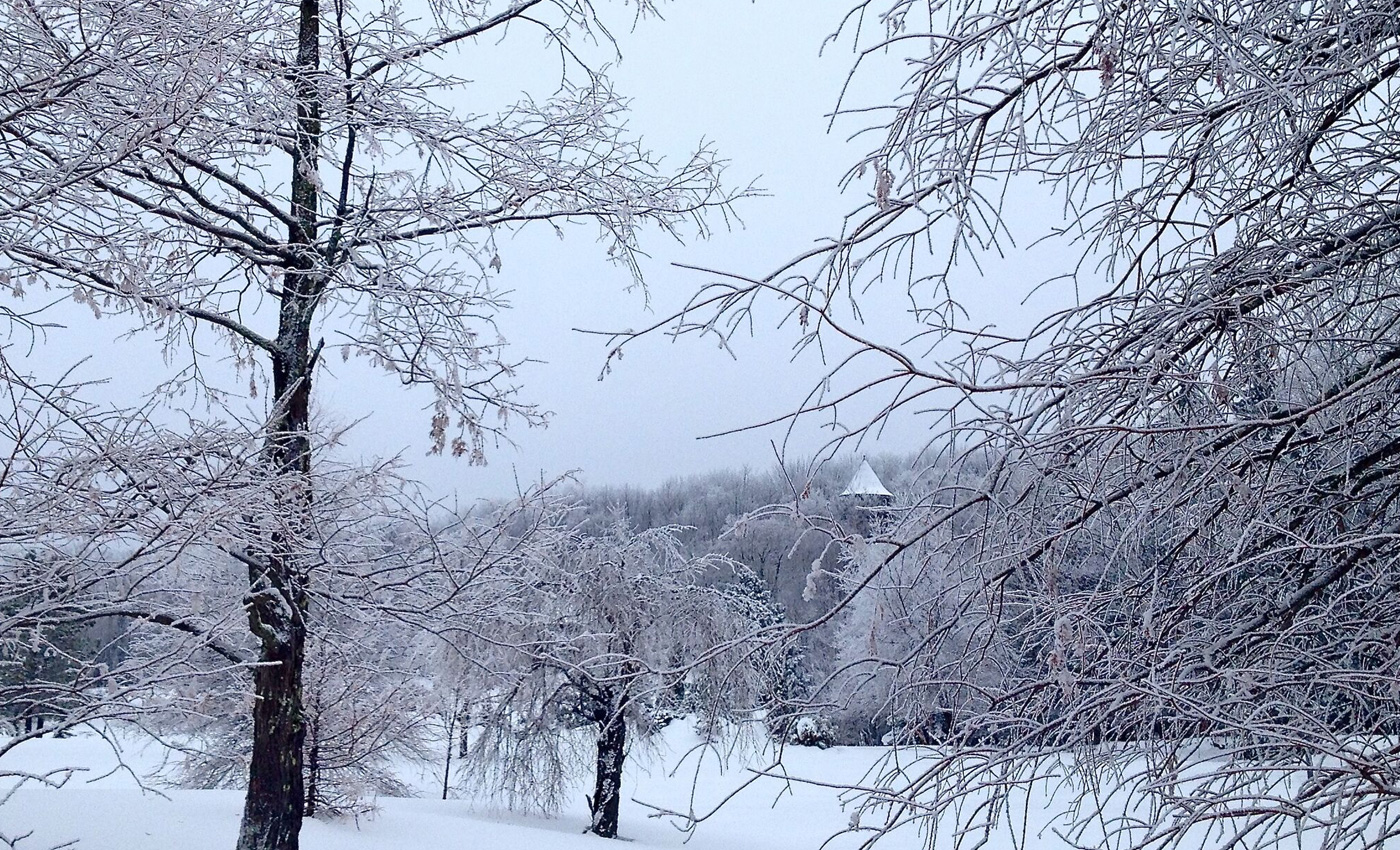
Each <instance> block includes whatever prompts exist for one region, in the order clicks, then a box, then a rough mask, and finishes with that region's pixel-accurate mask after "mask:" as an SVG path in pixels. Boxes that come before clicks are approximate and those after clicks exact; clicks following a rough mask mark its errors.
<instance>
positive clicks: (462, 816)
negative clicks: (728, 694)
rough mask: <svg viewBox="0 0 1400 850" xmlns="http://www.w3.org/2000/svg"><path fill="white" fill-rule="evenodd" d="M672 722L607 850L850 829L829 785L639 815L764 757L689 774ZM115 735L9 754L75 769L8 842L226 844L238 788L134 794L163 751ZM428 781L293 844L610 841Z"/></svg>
mask: <svg viewBox="0 0 1400 850" xmlns="http://www.w3.org/2000/svg"><path fill="white" fill-rule="evenodd" d="M682 726H684V724H675V729H674V731H672V730H671V729H668V730H667V734H666V735H665V736H664V738H663V739H662V740H661V741H660V743H659V746H657V747H656V748H654V749H653V750H652V751H651V752H639V753H637V754H635V756H634V758H633V759H632V762H633V764H632V765H631V769H630V770H629V772H628V781H629V783H630V786H631V787H629V788H628V789H626V790H627V794H626V797H625V802H624V803H623V809H622V830H621V831H622V836H623V838H625V839H628V842H627V843H626V844H622V845H617V846H619V847H620V846H627V847H633V848H651V847H655V848H663V847H681V846H685V847H688V848H693V850H787V848H793V850H797V848H807V849H808V850H815V848H816V847H818V846H819V845H821V844H822V842H823V841H825V840H826V839H828V838H830V837H831V836H832V835H833V834H835V833H837V832H840V831H841V830H843V829H845V828H847V827H848V826H849V824H850V813H849V811H847V810H843V807H842V804H841V800H840V795H839V792H838V791H836V790H834V789H832V788H829V787H821V786H818V785H813V784H808V783H800V782H799V783H791V784H788V783H783V782H781V781H779V780H777V779H771V778H763V779H760V780H759V781H758V782H756V783H754V784H753V785H752V786H751V787H749V788H747V789H745V790H744V791H743V792H742V793H740V794H738V795H737V796H735V797H734V798H733V799H731V800H729V801H728V802H727V803H726V804H725V805H724V806H723V807H722V808H721V809H720V810H719V811H718V813H716V814H714V815H713V817H711V818H709V819H707V820H705V821H704V822H703V823H701V824H700V825H699V827H698V829H697V830H696V831H695V834H694V835H693V836H690V840H689V842H688V843H687V837H688V836H687V835H686V834H685V833H683V832H681V831H680V830H678V829H677V828H676V827H675V826H674V825H673V823H672V822H669V821H667V820H666V819H663V818H655V817H649V813H650V812H651V811H652V809H649V808H647V807H646V806H645V805H643V804H642V803H641V802H638V801H639V800H640V801H644V802H645V803H650V804H651V805H653V806H660V807H663V808H667V809H671V810H676V811H691V810H694V811H697V812H700V811H706V810H708V809H710V808H713V806H714V804H715V803H717V802H719V801H720V800H722V799H723V798H724V797H726V796H728V795H729V794H730V793H731V792H733V791H734V790H735V789H736V788H737V787H738V786H740V785H741V784H743V783H744V782H746V781H747V780H749V779H751V778H752V777H753V773H752V771H751V770H749V769H748V768H749V767H758V766H761V765H762V764H764V754H758V753H749V754H748V755H747V756H744V755H741V754H736V755H732V756H731V757H730V758H729V759H728V762H729V763H728V764H727V765H721V764H720V761H719V759H718V758H716V757H715V756H714V755H710V756H708V757H707V758H705V759H704V760H703V761H701V762H700V764H699V767H698V780H699V781H698V783H697V782H696V780H697V766H696V755H695V754H694V753H693V752H691V753H690V754H689V755H688V756H687V755H686V753H687V752H688V751H690V750H691V747H692V746H693V744H694V743H695V740H694V736H693V733H692V732H691V731H690V730H689V729H688V728H681V727H682ZM123 740H124V741H125V743H124V744H123V752H122V756H121V759H120V760H119V759H118V758H117V756H116V755H115V754H114V753H113V751H112V749H111V746H110V745H109V744H108V743H107V742H106V741H104V740H103V739H102V738H99V737H98V736H96V735H93V734H85V735H80V736H76V737H70V738H65V739H52V738H45V739H40V740H37V741H33V742H29V743H26V744H25V745H23V746H20V747H18V748H16V749H15V750H14V751H13V752H12V753H10V754H9V755H7V756H6V761H5V764H4V765H3V767H4V768H5V769H7V770H11V771H15V770H21V771H30V772H42V771H45V770H51V769H55V768H64V767H76V768H85V770H83V772H81V773H78V774H75V775H74V776H73V777H72V779H71V780H70V781H68V782H67V783H66V784H65V785H64V786H63V787H62V788H60V789H48V788H42V787H38V786H36V785H35V784H33V783H29V784H27V785H25V786H24V787H22V788H21V789H20V790H18V791H16V792H15V793H14V794H13V796H11V797H10V799H9V800H8V801H7V802H5V803H4V804H3V805H0V834H3V835H4V836H7V837H9V838H13V837H15V836H17V835H24V834H25V833H32V834H31V835H30V836H29V837H28V838H26V839H24V840H23V841H21V842H19V844H18V847H19V848H20V850H47V848H50V847H53V846H55V845H61V844H63V843H64V842H69V841H77V842H79V844H78V846H79V847H81V848H84V850H138V848H139V850H152V848H213V849H214V850H217V848H232V847H233V844H234V838H235V835H236V833H237V828H238V818H239V814H240V810H241V805H242V794H241V792H238V791H186V790H171V789H169V788H165V787H160V786H159V785H157V786H156V788H155V789H154V790H152V789H146V790H143V789H142V787H141V785H142V784H143V783H141V782H138V780H137V775H141V774H146V773H150V772H154V771H155V770H157V769H158V768H160V766H161V764H162V762H163V760H165V759H166V755H167V751H166V750H164V749H163V748H162V747H160V746H159V745H156V744H153V743H149V742H147V743H142V742H139V741H137V740H135V739H123ZM880 755H881V751H879V750H877V749H863V748H840V747H838V748H833V749H830V750H825V751H819V750H814V749H791V750H789V751H788V754H787V756H786V758H785V763H786V768H787V770H789V771H790V772H792V773H794V774H799V775H801V776H804V777H808V778H812V779H817V780H820V781H822V782H830V783H840V782H856V781H859V780H860V778H861V777H862V775H863V774H864V773H865V772H866V770H867V769H868V768H869V767H870V765H871V764H872V762H874V761H875V760H876V759H878V758H879V757H880ZM683 756H684V759H682V757H683ZM677 762H680V768H679V769H678V770H677V769H675V768H676V766H677ZM121 764H125V765H126V767H121V766H120V765H121ZM437 781H440V779H439V780H437ZM433 782H434V780H433V778H432V777H431V776H423V777H422V783H421V784H422V787H423V792H424V796H423V797H419V798H416V799H388V798H380V799H379V800H378V801H377V806H376V811H374V813H373V814H371V815H368V816H362V817H360V818H358V819H353V818H352V819H344V820H332V821H323V820H308V821H307V823H306V826H305V827H304V829H303V832H302V846H303V847H304V848H307V850H389V848H394V850H409V849H410V848H411V850H436V848H444V850H446V848H452V850H476V848H482V850H486V848H491V850H517V848H518V850H570V848H592V849H593V850H599V848H600V847H606V846H608V845H606V844H603V843H600V842H603V841H604V839H599V838H596V837H594V836H591V835H584V834H583V828H584V825H585V824H586V823H587V817H586V814H585V812H586V809H585V804H584V801H583V795H582V792H580V793H578V794H575V795H572V796H573V797H574V798H576V799H575V802H574V804H573V805H571V806H570V808H569V809H568V810H567V811H565V812H564V813H562V814H561V815H559V816H558V817H554V818H545V817H539V816H529V815H520V814H513V813H508V812H503V811H500V810H497V809H493V808H491V807H490V806H487V805H483V804H480V803H474V802H471V801H467V800H446V801H444V800H441V799H436V798H435V796H434V794H433V793H432V791H431V790H430V789H431V788H432V785H433ZM692 807H693V809H692ZM858 844H859V838H858V837H856V836H855V835H848V836H846V837H844V838H842V839H838V840H837V841H836V842H834V843H832V844H830V845H828V846H829V847H831V848H833V850H835V848H850V847H854V846H857V845H858ZM922 844H923V842H922V841H921V840H919V837H918V836H917V835H916V834H915V833H914V832H912V831H910V832H909V834H907V835H897V836H895V837H894V840H891V841H890V842H888V843H886V844H885V845H884V846H886V847H889V848H891V849H892V850H903V848H910V847H918V846H922ZM0 846H3V845H0ZM1008 846H1011V845H1009V844H1008Z"/></svg>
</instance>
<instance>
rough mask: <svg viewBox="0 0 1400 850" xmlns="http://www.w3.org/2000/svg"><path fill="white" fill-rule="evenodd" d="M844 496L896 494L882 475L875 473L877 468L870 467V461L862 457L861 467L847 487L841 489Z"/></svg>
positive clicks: (890, 495)
mask: <svg viewBox="0 0 1400 850" xmlns="http://www.w3.org/2000/svg"><path fill="white" fill-rule="evenodd" d="M841 495H843V496H889V497H893V496H894V494H893V493H891V492H890V491H889V490H887V489H886V488H885V485H884V482H882V481H881V480H880V476H878V475H876V474H875V470H873V469H871V468H870V461H868V460H865V459H864V458H862V459H861V462H860V468H859V469H857V470H856V474H855V475H854V476H852V477H851V483H850V484H847V485H846V489H845V490H842V491H841Z"/></svg>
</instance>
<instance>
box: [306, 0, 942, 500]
mask: <svg viewBox="0 0 1400 850" xmlns="http://www.w3.org/2000/svg"><path fill="white" fill-rule="evenodd" d="M845 7H846V3H845V2H844V0H822V2H814V0H764V2H760V3H751V2H747V0H705V1H704V2H694V1H693V0H692V2H683V3H674V4H668V5H666V6H665V7H664V12H665V15H666V19H665V20H664V21H656V20H651V21H644V22H643V23H642V24H641V25H640V26H639V27H638V28H637V29H636V30H635V31H633V32H626V31H618V32H615V33H614V34H615V35H616V36H617V37H618V41H619V43H620V46H621V51H622V54H623V57H624V58H623V60H622V62H621V63H620V64H619V65H617V66H616V67H615V68H614V69H613V72H612V77H613V80H614V82H615V84H616V87H617V90H618V91H619V92H620V93H621V94H623V95H624V96H626V97H629V98H631V100H632V107H633V114H632V119H631V129H632V130H633V132H634V133H637V134H639V135H641V136H642V137H643V138H644V140H645V141H646V142H647V144H648V145H649V146H651V147H652V148H653V149H654V150H656V151H657V152H659V153H663V154H667V155H669V158H670V159H673V160H675V159H680V158H681V157H683V156H684V155H685V154H686V152H687V151H689V150H691V149H693V148H694V147H695V145H696V144H697V143H698V142H699V141H700V140H702V139H706V140H709V141H711V142H712V143H713V144H714V145H715V146H716V147H717V149H718V150H719V151H720V153H721V154H722V155H723V156H724V157H725V158H726V159H728V160H729V161H730V169H729V176H730V179H731V182H732V183H733V184H743V183H746V182H748V181H749V180H757V182H758V184H759V185H760V186H761V187H762V188H763V189H765V190H766V191H767V192H768V193H769V195H770V196H769V197H764V198H755V199H751V200H748V201H746V202H744V203H743V204H742V205H741V206H740V207H739V213H740V215H741V216H742V218H743V220H744V221H743V225H742V226H737V225H736V228H735V229H734V230H732V231H725V230H724V227H723V223H722V222H715V224H716V227H717V232H716V233H715V235H714V237H713V238H712V239H711V240H710V241H708V242H692V243H691V244H688V245H677V244H676V243H675V242H674V241H673V240H670V239H669V237H667V236H665V235H663V234H659V233H658V234H653V238H652V239H650V240H649V241H648V242H647V243H646V244H644V246H643V247H644V249H645V250H647V251H648V252H649V253H650V254H651V255H652V261H651V262H649V263H648V264H647V266H646V269H645V273H646V282H647V287H648V290H649V296H650V300H651V308H650V310H648V308H647V304H646V296H645V295H644V294H643V293H642V292H640V291H637V290H635V289H634V290H632V291H630V292H629V291H627V288H628V284H629V278H628V276H627V274H626V272H624V271H623V270H621V269H619V268H616V267H613V266H610V265H609V264H607V262H606V261H605V258H604V256H603V250H602V247H601V246H600V245H598V244H597V243H596V242H595V241H594V234H593V232H592V231H591V230H589V229H587V228H582V227H580V228H577V229H575V230H574V231H573V232H571V233H569V234H568V238H566V239H565V240H562V241H561V240H560V239H559V238H557V237H556V236H555V235H554V234H553V233H552V232H550V231H546V230H542V229H536V230H533V231H530V232H526V233H523V234H521V235H519V236H517V237H516V238H515V239H513V240H512V241H510V242H508V243H505V244H503V246H502V250H501V252H500V255H501V259H502V262H503V264H504V268H503V270H502V274H501V275H500V277H499V279H498V283H499V285H500V286H501V287H502V288H505V289H509V290H511V291H512V295H511V296H510V300H511V302H512V305H513V307H512V309H511V310H509V311H508V312H506V313H505V314H503V315H502V316H501V317H500V320H499V324H500V328H501V330H502V331H503V333H504V335H505V337H506V338H507V339H508V340H509V341H510V343H511V345H512V346H513V348H514V350H515V353H516V355H517V356H524V357H530V358H533V359H536V360H540V361H544V362H542V363H538V364H534V365H532V366H530V367H528V368H527V369H526V370H524V371H523V372H522V379H523V386H524V392H525V395H526V396H527V397H528V398H529V399H531V400H534V401H536V402H538V403H539V404H540V405H541V406H542V407H544V408H546V409H548V410H550V411H552V412H553V417H552V421H551V424H550V426H549V427H548V428H547V429H534V430H525V429H516V430H514V431H512V432H511V433H510V435H509V436H510V437H511V439H512V440H514V441H515V443H516V444H517V445H516V446H514V447H512V446H508V445H502V446H500V447H498V448H496V449H495V450H494V451H491V452H490V453H489V455H488V460H489V463H488V466H487V467H485V468H473V467H470V466H468V465H467V464H466V463H465V462H463V461H460V460H452V459H446V458H431V457H427V456H425V452H426V450H427V447H428V439H427V433H428V424H429V422H428V420H429V413H428V412H427V411H426V410H425V409H424V408H425V406H426V405H427V404H428V403H429V402H430V398H429V397H428V396H427V395H426V394H415V393H408V392H405V391H400V390H399V389H398V388H397V387H392V386H389V387H383V386H381V387H376V388H375V391H374V392H373V393H370V394H367V393H365V392H364V389H365V386H366V381H373V380H375V376H373V375H370V374H368V373H367V372H366V373H359V372H358V371H357V370H355V369H354V367H353V366H350V367H339V366H338V367H336V369H337V371H339V372H343V373H344V374H342V375H340V376H339V378H340V379H339V380H336V381H334V382H331V381H328V380H322V382H321V383H320V386H319V394H320V401H321V405H322V408H323V409H331V410H335V411H336V412H337V413H338V415H342V416H345V417H347V418H358V417H359V416H362V415H366V414H369V418H368V419H366V420H365V421H364V422H362V423H361V424H360V425H358V426H357V427H356V429H355V431H354V432H352V439H351V440H350V445H351V447H352V449H354V450H357V451H360V452H362V453H364V454H366V455H384V454H391V453H394V452H396V451H400V450H402V452H403V457H404V458H405V460H407V461H409V462H410V463H411V464H412V468H413V470H414V474H415V475H416V476H419V477H421V478H423V479H424V481H425V482H426V483H428V484H429V485H430V486H431V487H432V488H433V490H434V491H436V492H438V493H441V494H444V495H445V494H446V493H448V492H450V491H452V490H456V491H457V492H458V494H459V495H460V496H461V497H462V498H464V499H471V498H474V497H476V496H479V495H500V494H504V493H508V492H511V491H512V490H513V489H514V487H515V482H516V480H517V477H518V479H519V480H520V481H522V482H529V481H533V480H538V479H539V477H540V476H541V474H543V475H545V476H553V475H556V474H559V473H563V472H566V471H569V470H580V471H581V475H582V477H583V479H584V480H586V481H588V482H590V483H599V484H619V483H634V484H640V485H646V486H650V485H655V484H659V483H661V482H662V481H664V480H665V479H667V478H669V477H672V476H675V475H684V474H690V473H696V472H703V471H706V470H709V469H715V468H721V467H732V466H741V465H745V464H747V465H749V466H752V467H756V468H757V467H764V466H767V465H769V464H770V463H771V462H772V461H773V451H772V448H771V447H770V441H773V440H777V441H782V440H783V438H784V431H783V429H781V428H769V429H765V430H764V431H762V432H759V433H750V434H744V435H739V436H730V437H722V438H718V439H712V440H699V439H697V438H698V437H700V436H702V435H705V434H710V433H714V432H717V431H723V430H727V429H732V428H735V427H738V426H742V425H747V424H751V423H754V422H758V421H762V420H764V419H767V418H770V417H772V416H774V415H778V414H781V413H783V412H785V411H787V410H790V409H792V408H794V407H795V406H797V405H798V404H799V403H800V402H801V400H802V398H803V396H804V395H805V394H806V393H807V392H808V391H809V390H810V389H811V387H812V386H813V385H814V384H815V383H816V382H817V381H818V380H819V379H820V377H821V375H822V374H823V371H824V370H823V367H822V364H821V362H820V361H819V359H818V358H815V357H811V356H804V357H803V358H801V359H800V360H799V361H798V362H797V363H791V362H789V359H790V358H791V345H792V342H793V341H794V336H795V335H794V334H793V333H791V332H789V330H788V329H782V330H775V329H774V328H773V326H772V324H773V323H772V322H770V323H768V324H767V325H759V326H757V327H756V336H755V337H754V338H751V339H750V338H744V339H742V340H740V342H739V344H738V345H737V346H736V348H735V354H736V355H737V357H738V359H737V360H735V359H734V358H733V357H731V356H730V355H729V354H728V353H726V352H724V351H721V350H720V349H719V348H718V346H717V345H716V344H715V343H714V342H712V341H701V340H698V339H686V340H681V341H678V342H676V343H674V344H672V343H670V342H668V341H667V340H666V339H665V338H663V337H659V336H658V337H656V338H655V339H653V340H651V341H650V342H648V343H647V344H645V345H642V346H639V347H636V348H631V349H629V352H628V355H627V357H626V358H625V359H623V360H622V361H620V362H614V364H613V369H612V371H611V373H610V375H609V376H608V377H607V379H606V380H603V381H601V382H600V381H599V380H598V375H599V372H600V370H601V368H602V365H603V361H604V357H605V354H606V351H607V349H606V347H605V346H604V344H603V342H602V340H601V339H600V338H598V337H592V336H587V335H584V334H579V333H575V332H574V331H573V330H572V328H576V327H583V328H596V329H607V330H613V329H623V328H637V327H642V326H646V325H649V324H651V323H653V322H655V321H656V320H657V319H658V318H659V317H660V316H662V315H664V314H666V313H668V312H670V310H672V309H674V308H676V307H678V306H680V305H681V304H682V303H684V301H685V299H686V298H687V297H688V296H689V295H690V294H691V293H692V292H693V291H694V290H695V289H696V288H697V287H698V286H700V285H702V284H703V283H704V282H705V281H706V279H707V278H706V277H705V276H704V275H701V274H698V273H695V272H691V271H685V270H680V269H676V268H673V267H671V266H670V263H673V262H684V263H691V264H695V265H700V266H706V267H716V268H722V269H726V270H734V271H739V272H744V273H752V274H761V273H763V272H765V271H767V270H769V269H770V268H772V267H774V266H776V265H777V264H779V263H780V262H782V261H783V260H785V259H788V258H789V257H791V256H793V255H795V254H797V253H798V252H799V251H801V250H803V249H805V248H806V247H808V246H810V245H811V244H812V242H813V241H814V240H815V239H816V238H817V237H819V236H821V235H824V234H829V233H833V232H835V231H836V230H838V229H839V227H840V220H841V216H842V215H843V214H844V213H845V212H847V211H848V210H849V209H850V208H852V207H854V206H855V205H856V204H857V203H859V201H860V195H858V194H856V191H857V190H853V192H852V194H851V195H849V196H847V197H842V196H841V195H840V193H839V189H838V186H837V183H838V181H839V179H840V177H841V175H842V174H843V173H844V171H845V169H846V167H847V166H848V164H849V163H850V162H851V161H853V160H854V159H855V157H856V154H857V151H858V150H859V148H860V147H861V144H860V143H859V142H857V143H856V144H854V145H847V144H846V143H845V141H844V135H845V133H844V132H843V131H841V130H838V132H837V133H835V134H828V133H827V132H826V128H827V119H826V118H825V117H824V116H825V114H826V113H827V112H829V111H830V109H831V108H832V106H833V105H834V103H835V102H836V97H837V95H838V93H839V90H840V86H841V83H842V82H843V80H844V77H845V74H846V71H847V69H848V67H849V64H850V61H851V54H850V52H849V49H848V48H842V47H830V48H828V50H827V55H826V56H824V57H819V56H818V51H819V49H820V48H821V44H822V41H823V39H824V37H825V36H826V35H827V34H828V33H829V32H830V31H831V30H833V29H834V28H835V26H836V24H837V23H838V22H839V15H840V13H841V12H842V11H843V9H844V8H845ZM851 129H853V128H852V127H851V126H847V127H845V131H849V130H851ZM858 191H859V192H868V191H869V187H861V188H860V189H859V190H858ZM770 317H771V318H772V319H773V320H774V321H776V319H777V317H778V313H777V312H776V311H774V312H772V313H771V314H770ZM360 374H362V375H363V376H364V380H363V381H362V380H358V379H352V375H360ZM378 380H380V381H381V382H382V381H383V380H384V378H383V377H382V376H381V377H379V379H378ZM816 426H817V423H816V422H812V423H809V424H808V425H807V426H805V427H803V428H801V429H800V430H799V432H798V434H797V435H796V439H794V440H793V441H792V442H791V443H790V444H789V446H788V450H789V452H790V453H793V454H796V455H798V456H802V457H806V456H810V455H811V454H812V452H814V451H815V450H816V449H817V447H818V446H820V444H821V443H822V442H823V441H824V440H825V439H826V436H825V434H826V432H823V431H822V430H821V429H819V428H817V427H816ZM923 433H924V432H923V431H922V430H921V428H920V427H918V426H916V425H915V426H912V427H906V428H903V429H901V430H900V432H899V433H893V434H889V435H887V436H886V437H885V438H884V439H882V440H881V441H880V442H879V443H878V445H873V446H871V450H872V451H879V450H902V449H906V448H912V447H914V446H916V445H918V442H919V440H920V439H921V438H922V436H923Z"/></svg>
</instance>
